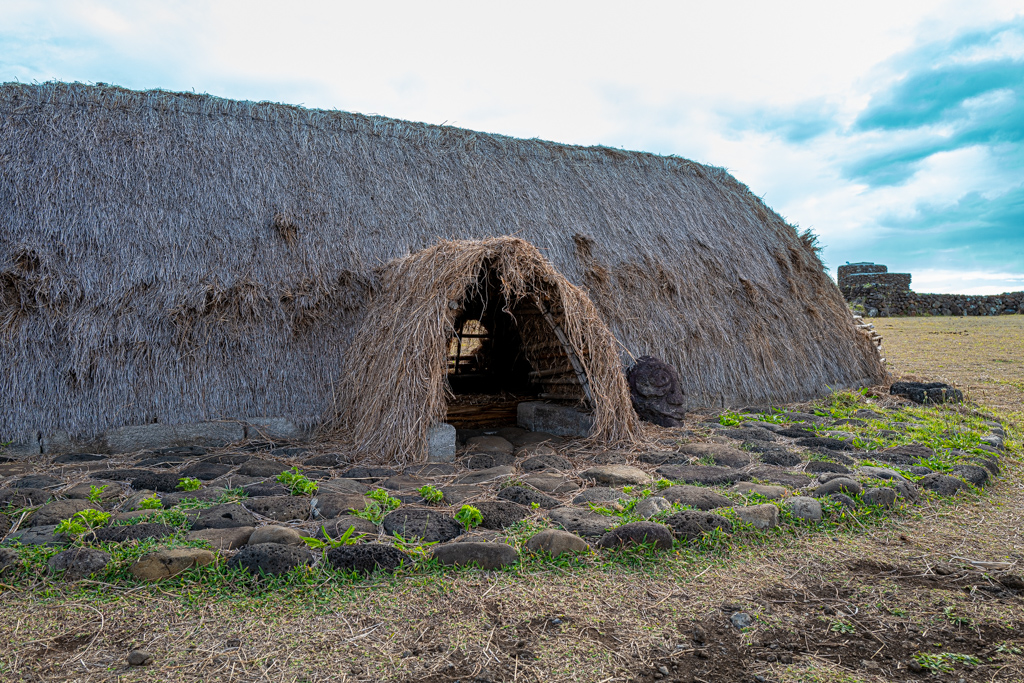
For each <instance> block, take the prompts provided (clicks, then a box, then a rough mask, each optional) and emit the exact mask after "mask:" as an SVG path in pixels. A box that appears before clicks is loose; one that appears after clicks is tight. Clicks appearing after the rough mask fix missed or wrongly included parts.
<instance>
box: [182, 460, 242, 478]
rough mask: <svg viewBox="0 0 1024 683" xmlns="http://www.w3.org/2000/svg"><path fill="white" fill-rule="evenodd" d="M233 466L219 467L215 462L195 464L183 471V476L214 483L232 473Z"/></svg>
mask: <svg viewBox="0 0 1024 683" xmlns="http://www.w3.org/2000/svg"><path fill="white" fill-rule="evenodd" d="M231 468H232V465H226V464H225V465H219V464H217V463H213V462H194V463H192V464H191V465H189V466H188V467H186V468H185V469H183V470H182V471H181V476H183V477H191V478H193V479H199V480H200V481H212V480H214V479H216V478H217V477H220V476H223V475H225V474H227V473H228V472H230V471H231Z"/></svg>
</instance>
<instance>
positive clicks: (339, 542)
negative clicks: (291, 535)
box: [302, 526, 366, 550]
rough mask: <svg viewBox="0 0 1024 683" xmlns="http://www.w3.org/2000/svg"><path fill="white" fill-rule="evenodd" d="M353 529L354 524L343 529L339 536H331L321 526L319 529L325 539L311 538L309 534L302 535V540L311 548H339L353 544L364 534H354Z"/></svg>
mask: <svg viewBox="0 0 1024 683" xmlns="http://www.w3.org/2000/svg"><path fill="white" fill-rule="evenodd" d="M355 530H356V528H355V527H354V526H350V527H349V528H348V529H345V533H343V534H342V535H341V536H338V537H337V538H331V535H330V534H328V533H327V529H326V528H324V527H322V526H321V527H320V531H322V532H323V534H324V539H325V540H320V539H319V538H311V537H309V536H303V537H302V540H303V541H305V542H306V545H308V546H309V547H310V548H312V549H313V550H318V549H320V548H339V547H341V546H343V545H355V544H356V543H358V542H359V540H360V539H361V538H362V537H363V536H365V535H366V534H355Z"/></svg>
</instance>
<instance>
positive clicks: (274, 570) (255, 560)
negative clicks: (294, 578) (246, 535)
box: [228, 543, 313, 575]
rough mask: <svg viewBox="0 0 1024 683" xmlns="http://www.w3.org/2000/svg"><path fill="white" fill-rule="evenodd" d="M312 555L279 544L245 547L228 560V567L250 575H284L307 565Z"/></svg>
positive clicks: (293, 547)
mask: <svg viewBox="0 0 1024 683" xmlns="http://www.w3.org/2000/svg"><path fill="white" fill-rule="evenodd" d="M312 561H313V555H312V554H311V553H310V552H309V551H308V550H305V549H303V548H299V547H298V546H293V545H281V544H279V543H260V544H257V545H247V546H245V547H244V548H242V549H241V550H239V551H238V553H236V554H235V556H234V557H232V558H231V559H230V560H228V567H231V568H234V567H242V568H244V569H245V570H246V571H248V572H249V573H250V574H256V573H258V572H261V571H262V572H263V573H264V574H271V575H277V574H284V573H286V572H288V571H290V570H292V569H294V568H295V567H299V566H301V565H304V564H309V563H310V562H312Z"/></svg>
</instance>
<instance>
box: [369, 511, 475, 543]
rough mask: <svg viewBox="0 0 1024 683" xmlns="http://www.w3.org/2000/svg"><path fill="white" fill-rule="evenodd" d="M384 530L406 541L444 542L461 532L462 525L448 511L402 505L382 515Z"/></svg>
mask: <svg viewBox="0 0 1024 683" xmlns="http://www.w3.org/2000/svg"><path fill="white" fill-rule="evenodd" d="M383 527H384V532H385V533H387V534H388V535H390V536H394V535H395V534H398V535H400V536H401V537H402V538H404V539H405V540H407V541H412V540H423V541H425V542H427V543H431V542H436V543H444V542H446V541H450V540H452V539H453V538H455V537H456V536H458V535H460V534H461V533H462V526H461V525H460V524H459V523H458V522H456V521H455V518H454V517H453V516H452V515H451V514H448V513H443V512H439V511H437V510H431V509H428V508H417V507H409V508H406V507H402V508H399V509H397V510H395V511H394V512H391V513H388V515H387V516H385V517H384V522H383Z"/></svg>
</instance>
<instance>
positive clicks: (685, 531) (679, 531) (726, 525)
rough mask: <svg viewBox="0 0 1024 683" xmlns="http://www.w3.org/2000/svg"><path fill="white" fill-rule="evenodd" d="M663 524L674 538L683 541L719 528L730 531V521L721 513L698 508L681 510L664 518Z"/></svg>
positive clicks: (691, 539) (695, 538)
mask: <svg viewBox="0 0 1024 683" xmlns="http://www.w3.org/2000/svg"><path fill="white" fill-rule="evenodd" d="M665 524H666V525H667V526H668V528H669V529H671V530H672V533H673V534H674V535H675V537H676V538H678V539H681V540H684V541H695V540H697V539H698V538H700V537H701V536H702V535H703V534H705V533H707V532H709V531H713V530H715V529H721V530H722V531H725V532H726V533H728V532H731V531H732V522H730V521H729V520H728V519H726V518H725V517H722V516H721V515H716V514H714V513H712V512H701V511H699V510H683V511H682V512H677V513H676V514H674V515H670V516H669V517H666V518H665Z"/></svg>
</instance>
